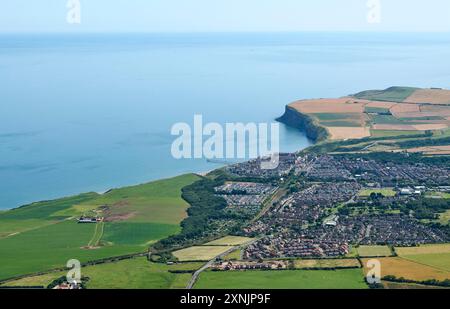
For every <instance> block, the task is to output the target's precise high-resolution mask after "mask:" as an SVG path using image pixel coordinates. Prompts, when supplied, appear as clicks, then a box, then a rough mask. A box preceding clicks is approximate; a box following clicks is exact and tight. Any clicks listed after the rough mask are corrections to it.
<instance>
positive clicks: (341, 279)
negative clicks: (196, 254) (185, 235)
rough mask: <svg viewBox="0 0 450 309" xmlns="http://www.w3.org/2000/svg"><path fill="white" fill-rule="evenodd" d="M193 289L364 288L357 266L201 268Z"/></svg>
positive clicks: (360, 271) (365, 286)
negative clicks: (329, 267)
mask: <svg viewBox="0 0 450 309" xmlns="http://www.w3.org/2000/svg"><path fill="white" fill-rule="evenodd" d="M195 288H197V289H364V288H367V285H366V283H365V282H364V276H363V272H362V270H361V269H345V270H335V271H333V270H282V271H277V270H275V271H225V272H217V271H216V272H214V271H205V272H203V273H201V275H200V277H199V280H198V282H197V283H196V285H195Z"/></svg>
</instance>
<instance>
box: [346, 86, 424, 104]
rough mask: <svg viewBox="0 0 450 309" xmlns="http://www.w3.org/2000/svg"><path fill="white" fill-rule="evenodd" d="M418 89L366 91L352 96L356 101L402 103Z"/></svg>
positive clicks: (397, 88)
mask: <svg viewBox="0 0 450 309" xmlns="http://www.w3.org/2000/svg"><path fill="white" fill-rule="evenodd" d="M416 90H418V88H412V87H391V88H388V89H385V90H368V91H363V92H360V93H357V94H355V95H354V97H355V98H358V99H366V100H375V101H392V102H403V101H404V100H405V99H406V98H408V97H409V96H411V95H412V94H413V93H414V92H415V91H416Z"/></svg>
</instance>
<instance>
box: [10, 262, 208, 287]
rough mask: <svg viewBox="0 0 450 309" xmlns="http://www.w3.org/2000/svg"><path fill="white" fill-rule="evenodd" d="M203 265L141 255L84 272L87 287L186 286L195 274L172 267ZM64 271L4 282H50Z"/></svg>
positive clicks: (82, 273) (189, 268) (188, 267)
mask: <svg viewBox="0 0 450 309" xmlns="http://www.w3.org/2000/svg"><path fill="white" fill-rule="evenodd" d="M201 266H202V264H201V263H187V264H176V265H165V264H155V263H149V262H148V261H147V259H146V258H144V257H142V258H135V259H130V260H123V261H119V262H115V263H108V264H99V265H94V266H88V267H83V268H82V269H81V275H82V276H83V277H88V278H89V280H88V282H87V284H86V287H87V288H88V289H89V288H90V289H171V288H175V289H182V288H185V287H186V285H187V283H188V282H189V280H190V278H191V276H192V274H191V273H183V274H175V273H171V272H169V271H180V270H183V271H191V272H194V271H195V270H197V269H199V268H200V267H201ZM64 275H65V273H64V272H58V273H51V274H46V275H42V276H37V277H29V278H24V279H20V280H16V281H13V282H8V283H6V284H4V285H6V286H47V285H48V284H49V283H51V282H52V281H53V280H54V279H56V278H59V277H61V276H64Z"/></svg>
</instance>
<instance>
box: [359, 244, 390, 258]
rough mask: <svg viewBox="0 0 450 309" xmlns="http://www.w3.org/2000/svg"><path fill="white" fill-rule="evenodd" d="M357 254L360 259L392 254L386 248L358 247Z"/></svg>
mask: <svg viewBox="0 0 450 309" xmlns="http://www.w3.org/2000/svg"><path fill="white" fill-rule="evenodd" d="M358 254H359V256H361V257H384V256H391V255H392V252H391V249H390V248H389V247H388V246H359V247H358Z"/></svg>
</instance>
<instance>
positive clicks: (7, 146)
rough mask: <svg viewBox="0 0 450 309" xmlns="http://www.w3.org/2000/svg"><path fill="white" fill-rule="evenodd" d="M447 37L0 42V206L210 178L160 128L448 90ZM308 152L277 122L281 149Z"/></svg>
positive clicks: (19, 38) (32, 38) (17, 38)
mask: <svg viewBox="0 0 450 309" xmlns="http://www.w3.org/2000/svg"><path fill="white" fill-rule="evenodd" d="M449 54H450V37H449V36H448V35H447V34H412V33H409V34H376V33H353V34H350V33H270V34H269V33H257V34H256V33H254V34H227V33H221V34H139V35H138V34H128V35H125V34H117V35H115V34H108V35H98V34H96V35H93V34H92V35H89V34H86V35H48V34H47V35H38V34H33V35H31V34H30V35H1V36H0V82H1V85H2V87H1V91H0V146H1V147H0V208H1V209H8V208H13V207H17V206H20V205H23V204H27V203H30V202H34V201H39V200H47V199H53V198H58V197H62V196H68V195H72V194H77V193H81V192H88V191H96V192H104V191H105V190H107V189H109V188H113V187H120V186H125V185H131V184H136V183H142V182H147V181H150V180H155V179H159V178H165V177H170V176H175V175H178V174H183V173H188V172H204V171H207V170H212V169H214V168H216V167H218V166H220V165H219V164H214V163H211V162H208V161H207V160H204V159H197V160H176V159H174V158H172V156H171V153H170V149H171V143H172V141H173V139H174V137H173V136H171V135H170V129H171V127H172V125H173V124H174V123H177V122H187V123H192V121H193V117H194V114H201V115H203V118H204V120H205V122H218V123H222V124H224V123H226V122H244V123H247V122H256V123H260V122H273V121H274V119H275V118H276V117H278V116H280V115H281V114H282V113H283V112H284V107H285V105H286V104H288V103H290V102H292V101H294V100H297V99H306V98H323V97H340V96H344V95H348V94H351V93H356V92H359V91H361V90H366V89H374V88H380V89H381V88H386V87H389V86H394V85H400V86H416V87H443V88H450V85H449V80H450V76H449V75H450V73H449V72H450V60H449V58H448V55H449ZM309 145H310V141H308V139H307V138H306V137H305V135H304V134H303V133H302V132H299V131H297V130H295V129H291V128H287V127H284V126H282V127H281V150H283V151H295V150H300V149H303V148H305V147H307V146H309Z"/></svg>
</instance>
